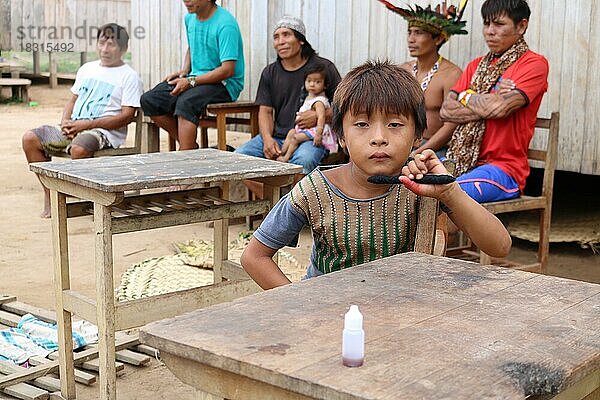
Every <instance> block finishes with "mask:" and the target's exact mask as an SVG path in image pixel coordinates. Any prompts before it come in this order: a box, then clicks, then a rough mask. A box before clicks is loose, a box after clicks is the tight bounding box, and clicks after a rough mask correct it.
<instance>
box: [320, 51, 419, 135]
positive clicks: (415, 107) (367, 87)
mask: <svg viewBox="0 0 600 400" xmlns="http://www.w3.org/2000/svg"><path fill="white" fill-rule="evenodd" d="M332 109H333V116H332V118H331V129H332V130H333V131H334V132H335V134H336V135H337V137H338V139H342V138H343V137H344V129H343V120H344V115H346V113H349V112H350V113H352V114H360V113H366V114H367V115H372V114H373V113H374V112H376V111H382V112H384V113H386V114H397V115H404V116H407V117H408V116H411V117H412V118H413V120H414V122H415V136H416V137H417V138H420V137H421V135H422V134H423V131H424V130H425V129H426V128H427V116H426V114H425V96H424V95H423V90H422V89H421V86H420V85H419V83H418V82H417V80H416V79H415V78H414V77H413V76H412V74H411V73H410V72H408V71H406V70H405V69H403V68H401V67H400V66H399V65H396V64H393V63H391V62H390V61H388V60H385V61H379V60H377V61H371V60H369V61H367V62H366V63H364V64H362V65H360V66H358V67H355V68H353V69H352V70H351V71H350V72H348V74H347V75H346V76H345V77H344V79H342V81H341V82H340V84H339V85H338V86H337V88H336V90H335V94H334V96H333V107H332Z"/></svg>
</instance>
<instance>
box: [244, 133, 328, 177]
mask: <svg viewBox="0 0 600 400" xmlns="http://www.w3.org/2000/svg"><path fill="white" fill-rule="evenodd" d="M275 140H276V141H277V143H278V144H279V147H281V146H282V145H283V139H281V138H275ZM235 152H236V153H240V154H246V155H248V156H254V157H261V158H265V154H264V153H263V140H262V136H261V135H256V136H254V137H253V138H252V139H250V140H249V141H247V142H246V143H244V144H242V145H241V146H240V147H238V148H237V149H236V150H235ZM328 153H329V152H328V151H327V150H325V148H323V147H320V146H315V145H314V143H313V142H312V141H306V142H302V143H300V145H299V146H298V148H297V149H296V151H294V153H293V154H292V158H290V161H289V162H290V163H291V164H297V165H302V167H303V171H302V173H303V174H305V175H307V174H309V173H310V172H311V171H312V170H313V169H315V168H317V166H318V165H319V163H320V162H321V160H322V159H323V158H324V157H325V156H326V155H327V154H328Z"/></svg>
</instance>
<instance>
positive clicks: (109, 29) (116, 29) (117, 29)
mask: <svg viewBox="0 0 600 400" xmlns="http://www.w3.org/2000/svg"><path fill="white" fill-rule="evenodd" d="M102 36H104V37H105V38H114V39H115V41H116V42H117V44H118V45H119V48H120V49H121V50H126V49H127V48H128V46H129V34H128V33H127V30H126V29H125V28H123V27H122V26H121V25H118V24H115V23H114V22H111V23H110V24H106V25H102V26H101V27H100V28H98V34H97V36H96V39H97V40H99V39H100V38H101V37H102Z"/></svg>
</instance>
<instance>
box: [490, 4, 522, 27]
mask: <svg viewBox="0 0 600 400" xmlns="http://www.w3.org/2000/svg"><path fill="white" fill-rule="evenodd" d="M504 14H506V15H508V17H509V18H510V19H511V20H512V21H513V22H514V24H515V25H517V24H518V23H519V22H521V21H522V20H524V19H526V20H528V21H529V16H530V15H531V10H530V9H529V5H528V4H527V1H525V0H486V1H485V2H484V3H483V5H482V6H481V17H482V18H483V21H484V22H487V21H491V20H493V19H494V18H498V17H501V16H502V15H504Z"/></svg>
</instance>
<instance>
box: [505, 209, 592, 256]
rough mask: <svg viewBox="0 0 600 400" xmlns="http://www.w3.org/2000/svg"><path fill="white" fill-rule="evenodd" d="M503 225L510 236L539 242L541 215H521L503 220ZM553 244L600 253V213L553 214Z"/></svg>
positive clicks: (583, 211) (551, 232) (570, 212)
mask: <svg viewBox="0 0 600 400" xmlns="http://www.w3.org/2000/svg"><path fill="white" fill-rule="evenodd" d="M502 221H503V222H504V223H505V225H506V228H507V229H508V231H509V232H510V234H511V235H512V236H514V237H517V238H519V239H524V240H528V241H530V242H538V241H539V218H538V214H537V213H520V214H512V215H510V216H503V217H502ZM550 242H554V243H556V242H576V243H579V245H581V247H584V248H591V249H592V250H594V251H596V250H600V247H599V244H600V209H595V210H592V209H589V208H588V209H586V210H575V209H571V210H569V211H568V212H565V211H563V212H556V211H555V212H553V213H552V220H551V226H550Z"/></svg>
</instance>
